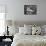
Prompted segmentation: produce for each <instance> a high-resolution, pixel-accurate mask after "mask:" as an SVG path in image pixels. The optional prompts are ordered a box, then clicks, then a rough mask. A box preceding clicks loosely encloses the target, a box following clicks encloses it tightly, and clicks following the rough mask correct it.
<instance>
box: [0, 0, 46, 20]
mask: <svg viewBox="0 0 46 46" xmlns="http://www.w3.org/2000/svg"><path fill="white" fill-rule="evenodd" d="M0 4H6V5H7V12H8V14H7V16H6V18H7V19H9V20H16V21H46V0H0ZM25 4H29V5H32V4H33V5H37V10H38V11H37V15H30V16H25V15H24V5H25Z"/></svg>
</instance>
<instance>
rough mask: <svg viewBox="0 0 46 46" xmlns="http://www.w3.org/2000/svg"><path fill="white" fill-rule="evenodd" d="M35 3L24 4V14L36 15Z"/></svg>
mask: <svg viewBox="0 0 46 46" xmlns="http://www.w3.org/2000/svg"><path fill="white" fill-rule="evenodd" d="M36 14H37V5H24V15H36Z"/></svg>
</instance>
